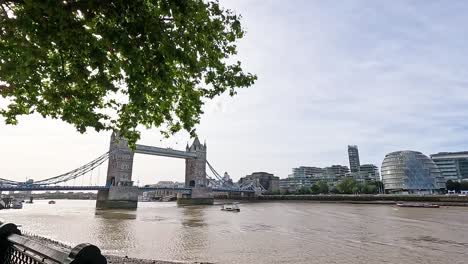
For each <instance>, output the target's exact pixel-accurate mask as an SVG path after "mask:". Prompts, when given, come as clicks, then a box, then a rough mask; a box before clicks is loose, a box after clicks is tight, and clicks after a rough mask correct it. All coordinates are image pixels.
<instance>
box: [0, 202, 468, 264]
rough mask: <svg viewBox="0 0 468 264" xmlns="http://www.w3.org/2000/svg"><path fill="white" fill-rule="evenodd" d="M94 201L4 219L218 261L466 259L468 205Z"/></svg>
mask: <svg viewBox="0 0 468 264" xmlns="http://www.w3.org/2000/svg"><path fill="white" fill-rule="evenodd" d="M94 204H95V201H77V200H75V201H74V200H57V203H56V204H55V205H49V204H47V201H40V200H38V201H35V202H34V204H25V205H24V208H23V209H22V210H2V211H0V220H1V221H7V222H14V223H16V224H19V225H22V229H23V230H25V231H28V232H32V233H34V234H37V235H41V236H45V237H48V238H51V239H54V240H58V241H60V242H63V243H65V244H68V245H76V244H78V243H82V242H89V243H92V244H95V245H97V246H99V247H100V248H101V249H102V250H103V251H104V253H106V254H114V255H122V256H125V255H127V256H129V257H137V258H148V259H158V260H173V261H189V262H193V261H207V262H215V263H353V264H354V263H369V264H370V263H412V264H414V263H421V264H423V263H424V264H428V263H434V264H435V263H437V264H440V263H451V264H455V263H460V264H461V263H467V261H468V250H467V248H468V208H466V207H443V208H439V209H425V208H397V207H394V206H390V205H351V204H328V203H310V202H264V203H242V204H241V205H240V207H241V212H240V213H232V212H223V211H221V210H220V207H219V206H216V205H215V206H202V207H178V206H177V205H176V204H175V203H173V202H170V203H159V202H153V203H148V202H147V203H139V208H138V210H136V211H123V210H107V211H97V210H95V208H94Z"/></svg>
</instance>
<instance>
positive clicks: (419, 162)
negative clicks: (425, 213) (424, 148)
mask: <svg viewBox="0 0 468 264" xmlns="http://www.w3.org/2000/svg"><path fill="white" fill-rule="evenodd" d="M381 172H382V182H383V184H384V186H385V192H387V193H397V194H433V193H442V192H443V191H444V189H445V178H444V177H443V176H442V174H441V172H440V169H439V168H438V167H437V165H436V164H435V163H434V161H432V160H431V159H430V158H429V157H427V156H426V155H424V154H422V153H421V152H417V151H409V150H405V151H395V152H392V153H389V154H387V155H385V159H384V160H383V162H382V167H381Z"/></svg>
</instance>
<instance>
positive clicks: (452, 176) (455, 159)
mask: <svg viewBox="0 0 468 264" xmlns="http://www.w3.org/2000/svg"><path fill="white" fill-rule="evenodd" d="M431 159H432V160H433V161H434V162H435V164H436V165H437V167H439V169H440V172H441V173H442V176H444V177H445V180H447V181H448V180H452V181H462V180H465V181H466V180H468V151H462V152H439V153H437V154H432V155H431Z"/></svg>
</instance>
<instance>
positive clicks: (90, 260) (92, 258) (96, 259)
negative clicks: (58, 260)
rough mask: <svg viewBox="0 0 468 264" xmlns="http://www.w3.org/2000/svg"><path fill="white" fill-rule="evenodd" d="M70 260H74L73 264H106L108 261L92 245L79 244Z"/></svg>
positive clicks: (73, 250)
mask: <svg viewBox="0 0 468 264" xmlns="http://www.w3.org/2000/svg"><path fill="white" fill-rule="evenodd" d="M68 257H69V258H71V259H73V261H72V262H71V263H73V264H75V263H83V264H85V263H86V264H106V263H107V259H106V258H105V257H104V256H103V255H102V254H101V250H100V249H99V248H98V247H96V246H94V245H91V244H87V243H84V244H79V245H78V246H76V247H74V248H73V249H72V251H71V252H70V254H69V255H68Z"/></svg>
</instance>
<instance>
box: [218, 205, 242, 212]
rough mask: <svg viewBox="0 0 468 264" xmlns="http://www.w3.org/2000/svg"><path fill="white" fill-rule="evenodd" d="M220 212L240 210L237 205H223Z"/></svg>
mask: <svg viewBox="0 0 468 264" xmlns="http://www.w3.org/2000/svg"><path fill="white" fill-rule="evenodd" d="M221 211H229V212H240V208H239V206H238V205H237V204H223V208H221Z"/></svg>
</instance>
